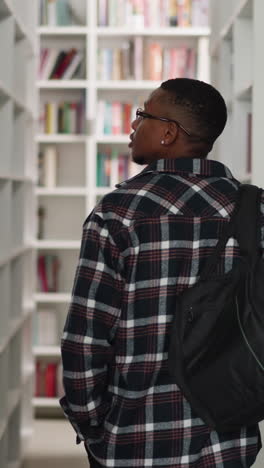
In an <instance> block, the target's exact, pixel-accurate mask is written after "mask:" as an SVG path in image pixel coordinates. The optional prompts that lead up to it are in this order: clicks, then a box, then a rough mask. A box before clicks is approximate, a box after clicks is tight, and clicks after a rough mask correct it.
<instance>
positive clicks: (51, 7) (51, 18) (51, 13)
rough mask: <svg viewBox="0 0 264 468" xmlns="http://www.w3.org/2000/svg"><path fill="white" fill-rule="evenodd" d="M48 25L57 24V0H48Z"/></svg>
mask: <svg viewBox="0 0 264 468" xmlns="http://www.w3.org/2000/svg"><path fill="white" fill-rule="evenodd" d="M47 13H48V26H56V24H57V15H56V0H47Z"/></svg>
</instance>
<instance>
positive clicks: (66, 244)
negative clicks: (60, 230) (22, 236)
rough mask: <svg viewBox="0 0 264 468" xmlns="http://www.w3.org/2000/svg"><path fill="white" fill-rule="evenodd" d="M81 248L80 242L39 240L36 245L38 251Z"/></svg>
mask: <svg viewBox="0 0 264 468" xmlns="http://www.w3.org/2000/svg"><path fill="white" fill-rule="evenodd" d="M80 247H81V242H80V241H60V240H39V241H37V242H36V244H35V248H36V249H39V250H40V249H42V250H44V249H47V250H48V249H51V250H52V249H55V250H57V249H58V250H73V249H74V250H75V249H79V248H80Z"/></svg>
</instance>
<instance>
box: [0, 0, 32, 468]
mask: <svg viewBox="0 0 264 468" xmlns="http://www.w3.org/2000/svg"><path fill="white" fill-rule="evenodd" d="M22 3H23V6H22V7H21V2H20V1H18V0H13V1H10V0H0V42H1V44H2V45H1V47H0V60H1V63H2V64H4V66H1V67H0V136H1V156H0V214H1V219H2V220H4V222H2V224H1V228H0V237H1V244H0V292H1V324H0V325H1V326H0V330H1V331H0V372H1V375H2V377H3V378H2V379H1V385H0V388H1V409H0V466H1V468H10V467H20V466H21V463H22V459H23V455H24V451H25V449H26V447H27V439H28V436H29V434H30V431H31V427H32V417H33V411H32V389H31V390H30V385H31V387H32V382H33V367H32V364H33V359H32V355H31V358H30V355H29V354H27V357H26V355H25V354H24V348H23V346H22V342H23V336H24V335H27V338H28V343H30V341H29V340H30V327H31V321H32V317H33V312H34V291H33V288H30V287H28V284H31V285H33V284H34V278H35V274H34V271H33V265H34V245H33V239H34V235H35V233H34V230H33V223H32V224H31V220H32V217H33V214H32V212H31V209H32V207H33V206H34V198H35V194H34V183H35V181H34V177H33V175H32V174H33V161H34V160H35V159H33V158H34V153H35V148H34V144H33V133H34V119H35V114H34V112H35V104H36V101H35V100H34V89H35V82H34V73H32V72H30V70H32V67H33V66H34V63H35V61H36V54H37V48H36V41H35V38H36V35H35V25H36V15H35V13H36V8H35V6H34V5H32V3H31V1H29V0H24V1H23V2H22ZM29 92H30V93H29ZM29 103H30V105H29ZM25 360H27V365H28V369H30V372H29V371H28V373H27V376H26V377H25V375H24V374H23V362H25ZM25 382H26V383H27V384H28V385H27V388H26V387H25V385H24V383H25ZM25 408H27V410H26V411H25ZM21 414H24V416H23V418H22V417H21ZM26 432H27V437H24V436H23V434H24V435H25V434H26Z"/></svg>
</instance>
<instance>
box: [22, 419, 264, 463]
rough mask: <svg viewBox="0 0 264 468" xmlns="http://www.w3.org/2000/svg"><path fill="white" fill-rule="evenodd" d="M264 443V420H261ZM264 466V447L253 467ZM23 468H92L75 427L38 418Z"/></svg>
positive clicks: (56, 420)
mask: <svg viewBox="0 0 264 468" xmlns="http://www.w3.org/2000/svg"><path fill="white" fill-rule="evenodd" d="M262 434H263V435H262V439H263V445H264V423H262ZM263 467H264V448H263V449H262V450H261V452H260V454H259V457H258V460H257V462H256V463H255V464H254V468H263ZM22 468H89V463H88V461H87V457H86V453H85V450H84V447H83V444H80V445H76V444H75V435H74V431H73V429H72V428H71V426H70V425H69V423H68V422H67V421H65V420H64V419H48V420H45V419H36V420H35V421H34V435H33V437H32V439H31V443H30V446H29V449H28V453H27V457H26V460H25V462H24V464H23V467H22Z"/></svg>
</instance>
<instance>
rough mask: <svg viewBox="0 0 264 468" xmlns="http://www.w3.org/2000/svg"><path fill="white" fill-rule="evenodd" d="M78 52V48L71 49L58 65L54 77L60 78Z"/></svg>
mask: <svg viewBox="0 0 264 468" xmlns="http://www.w3.org/2000/svg"><path fill="white" fill-rule="evenodd" d="M76 54H77V50H76V49H71V50H70V51H69V52H68V53H67V54H66V56H65V57H64V59H63V61H62V62H61V63H60V64H59V66H58V67H57V69H56V71H55V73H54V76H52V78H53V79H60V78H61V77H62V75H63V73H64V72H65V71H66V69H67V68H68V66H69V65H70V63H71V61H72V59H73V57H74V56H75V55H76Z"/></svg>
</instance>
